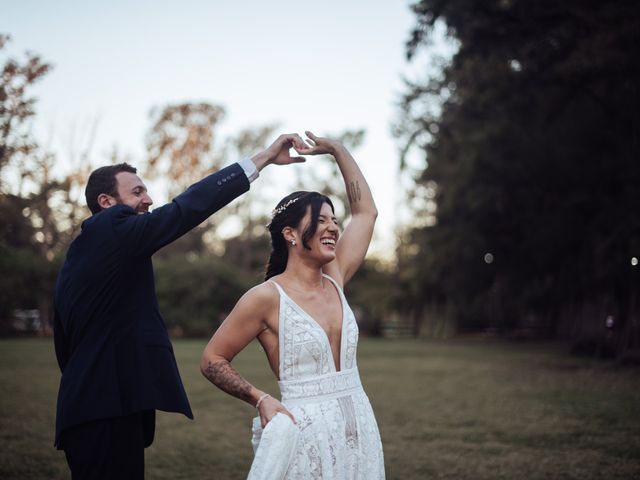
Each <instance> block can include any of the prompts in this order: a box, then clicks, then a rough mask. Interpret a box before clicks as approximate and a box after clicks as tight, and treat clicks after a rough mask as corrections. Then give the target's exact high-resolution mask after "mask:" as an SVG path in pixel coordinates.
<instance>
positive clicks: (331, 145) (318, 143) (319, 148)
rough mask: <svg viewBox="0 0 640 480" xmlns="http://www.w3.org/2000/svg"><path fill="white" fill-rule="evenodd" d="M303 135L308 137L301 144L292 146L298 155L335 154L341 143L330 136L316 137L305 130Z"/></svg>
mask: <svg viewBox="0 0 640 480" xmlns="http://www.w3.org/2000/svg"><path fill="white" fill-rule="evenodd" d="M304 133H305V135H306V136H307V137H308V138H307V139H306V140H305V143H304V144H303V145H294V148H295V149H296V151H297V152H298V153H299V154H300V155H326V154H329V155H335V153H336V151H337V150H338V149H339V148H342V144H341V143H340V142H339V141H337V140H333V139H331V138H327V137H318V136H316V135H314V134H313V133H311V132H310V131H309V130H306V131H305V132H304Z"/></svg>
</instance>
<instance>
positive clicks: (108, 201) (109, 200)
mask: <svg viewBox="0 0 640 480" xmlns="http://www.w3.org/2000/svg"><path fill="white" fill-rule="evenodd" d="M117 203H118V202H116V199H115V198H113V197H112V196H111V195H107V194H106V193H101V194H100V195H98V205H100V208H102V209H103V210H104V209H105V208H109V207H113V206H114V205H116V204H117Z"/></svg>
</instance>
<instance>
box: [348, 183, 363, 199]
mask: <svg viewBox="0 0 640 480" xmlns="http://www.w3.org/2000/svg"><path fill="white" fill-rule="evenodd" d="M347 197H348V198H349V203H356V202H359V201H360V199H361V198H362V192H361V191H360V183H358V181H357V180H356V181H355V182H350V183H349V186H348V187H347Z"/></svg>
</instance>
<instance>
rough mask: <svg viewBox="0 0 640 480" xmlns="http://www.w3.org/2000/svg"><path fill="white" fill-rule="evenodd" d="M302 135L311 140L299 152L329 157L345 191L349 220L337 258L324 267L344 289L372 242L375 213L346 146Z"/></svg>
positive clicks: (367, 186) (368, 193)
mask: <svg viewBox="0 0 640 480" xmlns="http://www.w3.org/2000/svg"><path fill="white" fill-rule="evenodd" d="M305 133H306V135H307V137H309V138H310V139H311V141H310V142H309V144H310V145H311V146H310V148H308V149H304V150H300V151H299V153H301V154H306V155H318V154H330V155H332V156H333V157H334V158H335V160H336V163H337V164H338V168H339V169H340V173H342V178H343V179H344V185H345V188H346V190H347V198H348V199H349V208H350V210H351V221H350V222H349V224H348V225H347V226H346V228H345V229H344V232H343V233H342V235H341V236H340V238H339V239H338V244H337V246H336V259H335V260H334V261H333V262H331V263H329V264H328V265H326V266H325V267H324V268H323V271H324V272H325V273H326V274H328V275H330V276H332V277H333V278H335V279H336V280H338V281H339V282H341V283H342V285H343V286H344V285H346V284H347V282H349V280H351V277H353V275H354V274H355V273H356V271H357V270H358V268H359V267H360V264H361V263H362V261H363V260H364V257H365V255H366V253H367V249H368V248H369V244H370V243H371V237H372V235H373V226H374V224H375V221H376V217H377V216H378V210H377V208H376V204H375V202H374V201H373V195H372V194H371V189H370V188H369V185H368V184H367V181H366V180H365V178H364V175H363V174H362V172H361V171H360V168H359V167H358V164H357V163H356V161H355V160H354V158H353V156H351V154H350V153H349V151H348V150H347V149H346V147H345V146H344V145H342V144H341V143H340V142H338V141H336V140H332V139H329V138H322V137H316V136H315V135H314V134H313V133H311V132H309V131H307V132H305Z"/></svg>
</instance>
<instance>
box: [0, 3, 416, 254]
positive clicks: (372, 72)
mask: <svg viewBox="0 0 640 480" xmlns="http://www.w3.org/2000/svg"><path fill="white" fill-rule="evenodd" d="M410 3H411V2H408V1H405V0H384V1H383V0H377V1H372V0H370V1H366V0H354V1H348V0H342V1H337V0H325V1H323V2H307V1H272V2H265V1H258V0H254V1H248V0H246V1H233V2H232V1H227V2H223V1H216V0H208V1H204V0H186V1H183V2H175V1H165V0H154V1H137V2H133V1H127V2H125V1H121V0H113V1H109V2H90V1H87V0H83V1H77V0H73V1H60V2H50V1H44V0H40V1H35V0H20V1H15V0H13V1H7V0H0V32H3V33H9V34H10V35H11V36H12V39H13V41H12V42H11V43H10V44H9V46H8V48H7V50H8V53H9V54H10V55H11V56H14V57H18V58H23V56H22V54H23V52H24V51H25V50H29V51H32V52H34V53H37V54H39V55H41V56H42V57H43V58H44V59H45V60H46V61H48V62H51V63H53V64H54V69H53V70H52V71H51V72H50V73H49V74H48V75H46V77H44V79H43V80H42V81H41V82H40V84H39V85H38V87H37V88H36V89H34V90H33V92H34V93H35V94H36V95H37V97H38V103H37V105H36V111H37V118H36V121H35V125H34V131H35V132H36V135H37V138H38V140H39V141H40V142H41V143H43V144H45V145H48V146H50V148H52V149H53V150H54V151H57V152H58V153H59V158H60V159H61V161H62V159H64V158H65V156H68V155H67V154H68V152H69V150H70V149H73V148H75V149H76V150H77V149H78V148H81V146H82V142H83V141H86V138H87V137H88V132H89V125H91V124H92V122H94V121H97V122H98V123H97V130H96V132H97V133H96V137H95V141H94V144H93V145H94V147H93V149H92V152H93V155H92V163H93V164H95V165H96V166H97V165H100V164H104V163H108V154H109V152H110V151H112V149H113V147H114V146H116V147H117V149H118V151H119V152H121V153H123V154H128V155H129V156H130V161H131V163H133V164H134V165H135V164H136V163H137V164H141V163H142V159H143V158H144V152H145V149H144V136H145V133H146V131H147V130H148V129H149V127H150V120H149V111H150V109H151V108H152V107H153V106H164V105H166V104H168V103H177V102H187V101H206V102H211V103H214V104H220V105H222V106H224V107H225V109H226V111H227V116H226V118H225V121H224V122H223V124H222V128H221V132H222V133H223V134H225V133H227V134H231V133H233V132H237V131H239V130H240V129H241V128H245V127H248V126H261V125H265V124H272V123H274V122H277V123H279V124H280V130H281V131H282V132H299V133H301V134H302V133H303V132H304V130H306V129H309V130H312V131H314V133H316V134H318V135H324V134H331V133H338V132H341V131H343V130H345V129H358V128H364V129H365V130H366V137H365V142H364V144H363V145H362V146H361V147H360V148H358V149H357V150H356V151H355V152H354V156H355V157H356V159H357V160H358V163H359V164H360V167H361V168H362V170H363V172H364V174H365V176H366V177H367V179H368V181H369V183H370V185H371V187H372V190H373V193H374V197H375V199H376V202H377V205H378V209H379V211H380V216H379V221H378V225H377V227H376V239H375V242H374V244H373V247H372V251H373V252H376V253H379V254H381V255H383V256H389V253H391V252H390V251H391V250H392V249H393V248H394V243H393V230H394V228H395V226H396V224H397V222H398V217H397V215H396V213H395V212H396V211H397V209H398V206H399V204H400V203H401V202H402V195H401V193H400V192H399V191H398V190H399V189H398V188H397V165H398V148H397V145H396V143H395V140H394V139H393V138H392V136H391V133H390V132H391V124H392V122H393V121H394V120H395V118H396V116H397V113H398V111H397V108H396V103H397V102H398V101H399V98H400V94H401V92H402V91H403V84H402V76H403V75H407V74H409V73H410V72H411V69H412V68H413V69H414V70H415V66H409V65H408V64H407V63H406V62H405V49H404V44H405V42H406V40H407V39H408V38H409V32H410V30H411V28H412V26H413V24H414V17H413V14H412V13H411V12H410V10H409V5H410ZM5 57H6V55H5ZM83 139H84V140H83ZM308 167H309V164H306V165H301V166H295V167H293V170H291V171H290V172H288V173H287V174H283V170H282V169H279V168H277V167H270V168H268V169H266V170H265V171H264V172H263V175H262V177H263V178H261V179H259V180H257V182H256V183H255V184H254V185H253V186H252V189H259V188H261V186H262V188H267V187H266V186H265V185H269V186H270V187H272V188H275V189H277V190H278V192H277V194H276V195H275V196H274V199H275V200H277V199H279V198H281V197H283V196H284V195H286V194H288V193H289V185H288V184H287V180H286V179H287V178H289V179H291V178H292V177H288V175H295V169H298V168H308ZM65 168H69V166H68V165H60V169H61V171H64V169H65ZM282 168H288V167H282ZM306 187H307V188H308V189H309V190H312V189H314V186H313V185H308V186H306ZM156 197H158V195H156ZM156 200H158V199H156ZM160 200H166V199H162V198H160ZM157 203H158V202H157ZM269 207H271V206H269Z"/></svg>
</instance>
